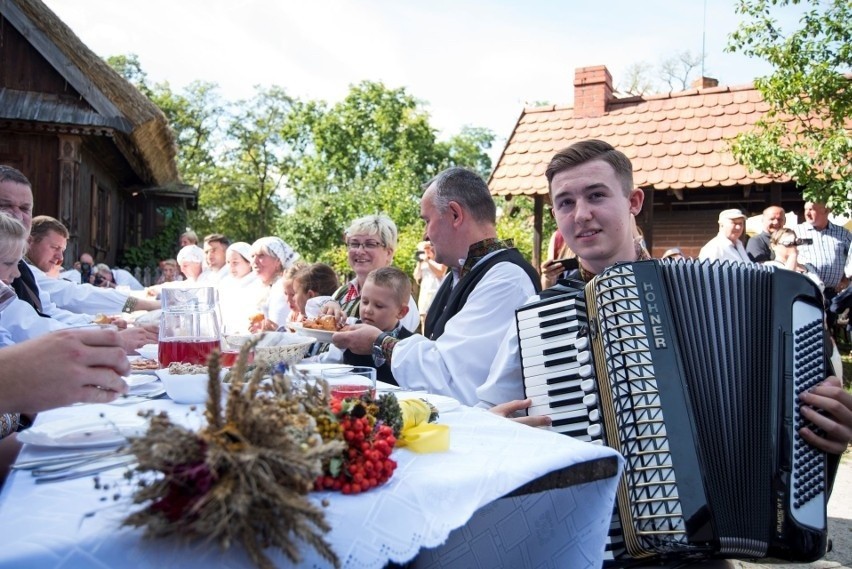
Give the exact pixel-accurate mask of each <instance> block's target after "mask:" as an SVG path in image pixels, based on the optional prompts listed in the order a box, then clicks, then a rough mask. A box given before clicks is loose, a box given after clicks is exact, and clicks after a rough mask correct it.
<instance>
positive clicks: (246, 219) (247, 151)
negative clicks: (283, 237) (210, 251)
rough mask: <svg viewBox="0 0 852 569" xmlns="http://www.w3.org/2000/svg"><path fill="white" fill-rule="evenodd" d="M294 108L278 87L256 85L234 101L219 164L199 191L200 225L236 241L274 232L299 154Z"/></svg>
mask: <svg viewBox="0 0 852 569" xmlns="http://www.w3.org/2000/svg"><path fill="white" fill-rule="evenodd" d="M298 106H299V105H298V103H297V102H296V101H294V100H293V99H291V98H290V97H289V96H288V95H287V94H286V93H285V92H284V90H283V89H282V88H281V87H277V86H273V87H268V88H261V87H257V88H256V92H255V96H254V97H253V98H252V99H249V100H244V101H239V102H237V103H236V104H235V105H234V108H236V109H238V111H237V112H236V113H234V114H233V115H232V116H230V117H229V119H228V124H227V127H226V129H225V136H226V139H225V141H224V142H223V146H224V151H223V152H221V155H220V158H219V160H220V164H221V165H220V167H219V168H217V169H216V171H215V179H214V180H212V181H211V182H209V183H207V184H206V185H205V188H204V190H203V191H202V192H200V195H199V204H198V209H199V218H200V217H201V216H203V223H201V222H199V224H198V225H199V229H201V228H202V227H203V228H204V229H205V231H212V230H215V231H217V232H220V233H224V234H226V235H228V236H229V237H231V238H232V239H233V240H235V241H236V240H245V241H253V240H255V239H257V238H259V237H262V236H265V235H273V234H274V233H275V230H276V229H277V226H278V223H279V221H280V218H281V212H282V205H283V193H284V190H285V182H286V180H287V176H288V174H289V173H290V171H291V170H292V168H293V166H294V164H296V163H297V161H298V156H299V151H298V145H297V138H298V124H297V122H296V121H295V117H297V116H298V115H299V110H298ZM199 221H200V220H199ZM208 227H209V229H207V228H208Z"/></svg>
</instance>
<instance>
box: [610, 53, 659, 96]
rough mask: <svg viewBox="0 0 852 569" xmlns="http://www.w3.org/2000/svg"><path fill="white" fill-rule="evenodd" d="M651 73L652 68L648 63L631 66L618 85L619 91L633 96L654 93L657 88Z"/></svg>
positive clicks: (643, 62) (625, 71)
mask: <svg viewBox="0 0 852 569" xmlns="http://www.w3.org/2000/svg"><path fill="white" fill-rule="evenodd" d="M651 73H652V67H651V64H650V63H648V62H647V61H637V62H635V63H631V64H629V65H628V66H627V68H625V70H624V73H623V74H622V75H623V79H622V81H621V82H620V83H619V84H618V87H617V89H618V91H620V92H622V93H625V94H627V95H633V96H635V95H645V94H646V93H651V92H653V91H654V90H655V87H654V80H653V79H652V78H651Z"/></svg>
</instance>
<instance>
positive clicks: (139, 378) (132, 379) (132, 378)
mask: <svg viewBox="0 0 852 569" xmlns="http://www.w3.org/2000/svg"><path fill="white" fill-rule="evenodd" d="M146 371H147V370H146ZM151 371H157V370H151ZM122 379H123V380H124V383H126V384H127V385H129V386H130V389H131V390H132V389H133V388H135V387H139V386H140V385H145V384H146V383H151V382H152V381H157V376H156V375H154V374H148V373H134V374H132V375H128V376H126V377H123V378H122Z"/></svg>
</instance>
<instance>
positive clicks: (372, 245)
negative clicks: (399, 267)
mask: <svg viewBox="0 0 852 569" xmlns="http://www.w3.org/2000/svg"><path fill="white" fill-rule="evenodd" d="M346 246H347V247H348V248H349V250H350V251H357V250H358V249H366V250H367V251H372V250H374V249H378V248H380V247H384V246H385V244H384V243H381V242H379V241H364V242H363V243H361V242H360V241H347V242H346Z"/></svg>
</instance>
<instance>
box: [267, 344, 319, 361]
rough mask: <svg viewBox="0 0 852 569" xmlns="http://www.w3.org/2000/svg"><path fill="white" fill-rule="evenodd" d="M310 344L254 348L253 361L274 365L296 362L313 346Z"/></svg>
mask: <svg viewBox="0 0 852 569" xmlns="http://www.w3.org/2000/svg"><path fill="white" fill-rule="evenodd" d="M313 344H314V343H313V341H311V342H301V343H298V344H285V345H283V346H265V347H260V346H255V348H254V361H255V362H257V363H265V364H270V365H274V364H277V363H278V362H297V361H299V360H301V359H302V358H304V357H305V355H307V353H308V349H309V348H310V347H311V346H312V345H313Z"/></svg>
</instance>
